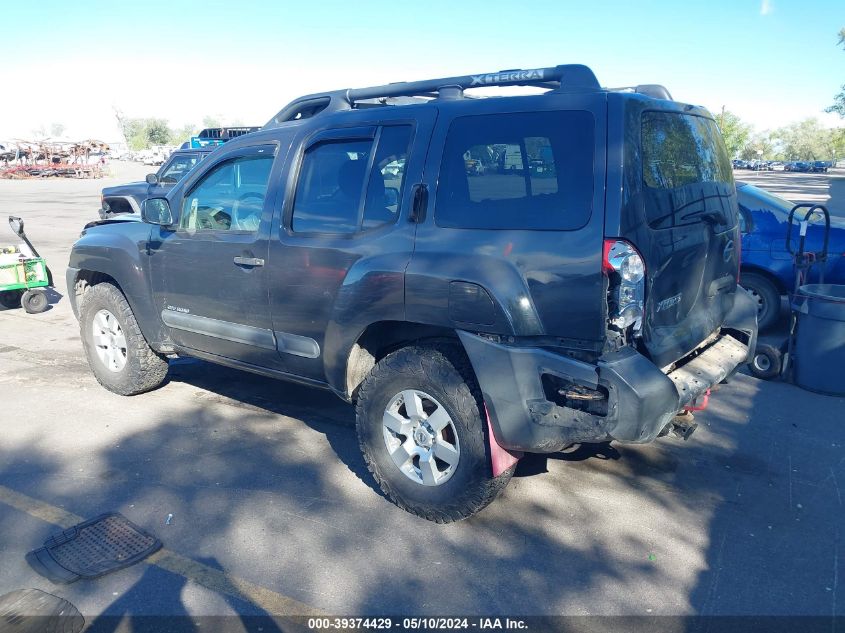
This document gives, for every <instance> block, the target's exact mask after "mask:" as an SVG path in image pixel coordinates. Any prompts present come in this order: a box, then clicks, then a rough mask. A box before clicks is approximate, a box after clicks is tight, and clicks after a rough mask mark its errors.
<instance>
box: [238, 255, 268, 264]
mask: <svg viewBox="0 0 845 633" xmlns="http://www.w3.org/2000/svg"><path fill="white" fill-rule="evenodd" d="M235 263H236V264H237V265H238V266H263V265H264V260H263V259H261V258H259V257H235Z"/></svg>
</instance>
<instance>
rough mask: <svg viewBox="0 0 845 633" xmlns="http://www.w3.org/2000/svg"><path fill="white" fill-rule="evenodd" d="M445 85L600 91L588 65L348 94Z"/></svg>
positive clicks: (356, 92)
mask: <svg viewBox="0 0 845 633" xmlns="http://www.w3.org/2000/svg"><path fill="white" fill-rule="evenodd" d="M443 86H459V87H460V88H462V89H464V90H466V89H468V88H484V87H488V86H540V87H544V88H551V87H553V88H559V87H566V88H581V89H594V90H598V89H599V88H600V86H599V82H598V80H597V79H596V76H595V75H594V74H593V71H592V70H590V69H589V68H588V67H587V66H583V65H581V64H566V65H563V66H554V67H550V68H534V69H530V70H522V69H514V70H500V71H499V72H496V73H482V74H480V75H463V76H460V77H444V78H441V79H424V80H422V81H406V82H399V83H393V84H387V85H385V86H372V87H370V88H354V89H352V90H348V91H347V95H348V96H349V99H350V100H352V101H357V100H358V99H371V98H374V97H410V96H414V95H418V94H420V93H424V92H435V91H437V90H439V89H440V88H441V87H443Z"/></svg>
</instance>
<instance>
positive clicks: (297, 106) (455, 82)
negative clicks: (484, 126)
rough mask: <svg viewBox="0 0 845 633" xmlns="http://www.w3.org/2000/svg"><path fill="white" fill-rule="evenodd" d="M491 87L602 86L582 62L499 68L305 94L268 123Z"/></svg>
mask: <svg viewBox="0 0 845 633" xmlns="http://www.w3.org/2000/svg"><path fill="white" fill-rule="evenodd" d="M490 86H533V87H539V88H545V89H548V90H557V89H560V90H600V89H601V86H600V85H599V82H598V80H597V79H596V76H595V74H593V71H592V70H590V68H588V67H587V66H584V65H583V64H563V65H560V66H551V67H548V68H533V69H528V70H523V69H512V70H500V71H498V72H495V73H482V74H479V75H463V76H459V77H443V78H440V79H424V80H422V81H405V82H397V83H391V84H386V85H383V86H371V87H369V88H352V89H349V90H336V91H333V92H325V93H318V94H313V95H308V96H306V97H300V98H299V99H296V100H294V101H292V102H291V103H289V104H288V105H286V106H285V107H284V108H282V110H280V111H279V113H278V114H277V115H276V116H274V117H273V118H272V119H271V120H270V121H269V122H268V123H267V125H268V126H272V125H278V124H280V123H284V122H285V121H291V120H295V119H299V118H306V117H307V116H315V115H317V114H322V113H329V112H337V111H339V110H348V109H349V108H351V107H352V106H353V104H354V103H355V102H356V101H362V100H364V99H387V98H390V97H419V96H431V95H439V91H440V89H441V88H447V87H448V88H450V89H451V90H452V91H454V90H455V89H457V88H460V89H461V90H466V89H469V88H486V87H490ZM315 105H317V106H321V107H319V110H317V111H314V110H315ZM265 127H266V126H265Z"/></svg>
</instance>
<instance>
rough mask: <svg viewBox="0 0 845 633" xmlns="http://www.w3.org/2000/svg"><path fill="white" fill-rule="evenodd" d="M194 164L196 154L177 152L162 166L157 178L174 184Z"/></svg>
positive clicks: (195, 162)
mask: <svg viewBox="0 0 845 633" xmlns="http://www.w3.org/2000/svg"><path fill="white" fill-rule="evenodd" d="M196 164H197V155H196V154H179V155H177V156H174V157H173V159H172V160H171V161H170V163H168V164H167V165H166V166H165V167H163V168H162V171H161V174H160V175H159V177H158V179H159V181H160V182H166V183H170V184H175V183H177V182H179V179H180V178H182V176H184V175H185V174H186V173H188V171H189V170H190V169H191V168H192V167H193V166H194V165H196Z"/></svg>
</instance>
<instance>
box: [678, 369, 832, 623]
mask: <svg viewBox="0 0 845 633" xmlns="http://www.w3.org/2000/svg"><path fill="white" fill-rule="evenodd" d="M736 382H737V383H738V384H739V386H740V387H741V388H740V389H731V390H730V391H729V390H728V389H723V390H720V392H719V393H717V394H715V396H714V398H713V399H711V403H715V404H711V407H712V408H713V409H715V410H714V411H708V413H707V415H706V416H702V418H705V419H706V420H708V423H707V427H708V428H707V429H706V431H705V432H706V433H708V434H712V433H713V432H714V431H715V430H716V428H718V433H719V440H720V442H721V443H722V444H723V445H724V446H725V448H727V449H729V450H727V451H724V452H716V453H714V452H713V451H711V450H709V449H705V450H699V451H697V452H698V453H699V457H698V458H696V461H697V462H698V468H697V470H700V471H701V474H700V475H699V476H708V477H709V479H710V484H709V485H710V486H711V487H712V493H713V496H712V500H711V504H712V508H713V510H712V513H711V518H710V520H709V525H708V529H707V540H708V543H707V548H706V550H705V551H704V556H705V565H704V566H703V568H702V569H701V570H700V571H699V573H698V580H697V582H696V584H695V586H694V587H693V588H692V589H691V591H690V592H689V603H690V605H691V606H693V607H694V609H695V612H696V613H698V614H700V615H789V616H807V615H811V616H822V617H830V616H834V615H838V616H842V615H845V601H843V600H842V596H841V593H840V594H839V595H838V596H837V591H836V587H837V584H838V578H839V577H841V576H842V574H843V572H845V565H844V564H843V562H844V561H843V557H842V542H841V537H842V532H843V530H842V526H843V525H845V507H843V500H842V493H841V489H840V488H841V487H840V482H841V483H843V484H845V477H843V475H845V473H844V472H843V464H845V457H843V447H845V424H843V417H842V411H843V409H844V408H845V399H842V398H833V397H828V396H821V395H818V394H813V393H810V392H808V391H804V390H802V389H800V388H798V387H796V386H794V385H790V384H786V383H783V382H778V381H772V382H765V381H757V380H755V379H752V378H746V377H744V376H743V377H737V378H736ZM730 411H743V412H746V413H745V415H743V416H739V417H738V418H735V419H733V420H731V417H733V416H730V414H729V412H730ZM719 413H722V414H723V415H724V418H726V419H727V420H721V419H719V417H720V416H719V415H718V414H719ZM714 414H715V415H714ZM728 420H730V421H728ZM726 422H727V423H726ZM714 427H716V428H714ZM700 433H701V431H699V432H698V433H697V434H696V435H698V434H700ZM693 438H694V439H695V438H696V436H693ZM703 461H704V463H702V462H703ZM706 463H709V464H710V465H711V466H712V467H711V468H707V467H706V466H705V464H706ZM707 471H709V473H710V474H709V475H705V473H707ZM681 492H683V490H681ZM831 626H834V624H833V621H832V620H831ZM796 628H800V627H797V626H796Z"/></svg>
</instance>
